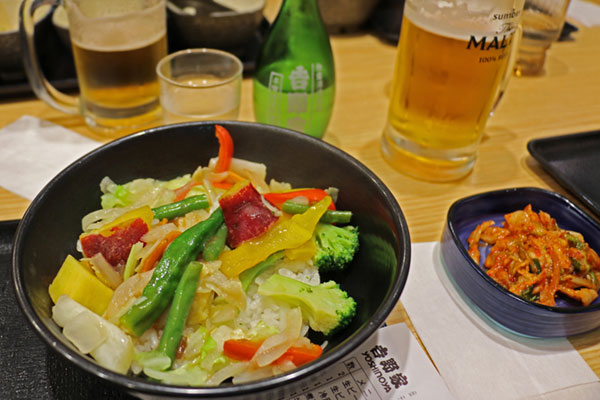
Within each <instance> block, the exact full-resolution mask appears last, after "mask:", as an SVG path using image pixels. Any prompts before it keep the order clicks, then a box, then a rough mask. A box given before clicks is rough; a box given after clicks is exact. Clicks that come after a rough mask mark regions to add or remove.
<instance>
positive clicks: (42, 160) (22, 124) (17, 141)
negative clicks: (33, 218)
mask: <svg viewBox="0 0 600 400" xmlns="http://www.w3.org/2000/svg"><path fill="white" fill-rule="evenodd" d="M100 145H102V143H100V142H96V141H94V140H92V139H89V138H87V137H85V136H82V135H79V134H78V133H75V132H73V131H71V130H69V129H66V128H63V127H62V126H59V125H56V124H53V123H51V122H48V121H44V120H41V119H38V118H35V117H31V116H24V117H21V118H19V119H18V120H16V121H15V122H13V123H12V124H10V125H7V126H5V127H4V128H2V129H0V186H3V187H4V188H6V189H8V190H10V191H11V192H13V193H16V194H18V195H20V196H22V197H24V198H26V199H29V200H32V199H33V198H34V197H35V196H36V195H37V194H38V192H39V191H40V190H41V189H42V188H43V187H44V185H46V183H48V182H49V181H50V180H51V179H52V178H53V177H54V176H55V175H56V174H58V173H59V172H60V171H62V170H63V169H64V168H65V167H67V166H68V165H69V164H71V163H72V162H73V161H75V160H77V159H78V158H79V157H81V156H83V155H84V154H86V153H88V152H90V151H91V150H93V149H95V148H96V147H98V146H100Z"/></svg>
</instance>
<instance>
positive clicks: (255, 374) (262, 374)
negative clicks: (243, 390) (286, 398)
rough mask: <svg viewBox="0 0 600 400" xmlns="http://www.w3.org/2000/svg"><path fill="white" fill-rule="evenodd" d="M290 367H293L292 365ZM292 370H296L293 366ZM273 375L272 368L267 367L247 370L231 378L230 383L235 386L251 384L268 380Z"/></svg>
mask: <svg viewBox="0 0 600 400" xmlns="http://www.w3.org/2000/svg"><path fill="white" fill-rule="evenodd" d="M290 362H291V361H290ZM292 365H293V363H292ZM294 368H296V366H295V365H294ZM273 375H275V374H274V373H273V367H272V366H270V365H269V366H267V367H262V368H256V369H247V370H245V371H242V372H240V373H239V374H237V375H235V376H234V377H233V380H232V381H233V383H235V384H236V385H237V384H240V383H246V382H251V381H257V380H259V379H265V378H270V377H272V376H273Z"/></svg>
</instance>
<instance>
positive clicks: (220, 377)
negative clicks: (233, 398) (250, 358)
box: [206, 362, 250, 386]
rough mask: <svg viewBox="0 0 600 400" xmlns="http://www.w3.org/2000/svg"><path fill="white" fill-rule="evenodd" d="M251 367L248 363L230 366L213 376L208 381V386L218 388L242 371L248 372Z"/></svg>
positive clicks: (237, 363)
mask: <svg viewBox="0 0 600 400" xmlns="http://www.w3.org/2000/svg"><path fill="white" fill-rule="evenodd" d="M249 366H250V363H248V362H236V363H232V364H229V365H227V366H225V367H223V368H221V369H220V370H218V371H217V372H215V373H214V374H213V376H211V377H210V378H209V379H208V380H207V381H206V384H207V385H209V386H217V385H220V384H221V383H223V381H225V380H226V379H229V378H231V377H233V376H236V375H238V374H240V373H241V372H242V371H244V370H247V369H248V367H249Z"/></svg>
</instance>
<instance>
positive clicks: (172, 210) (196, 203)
mask: <svg viewBox="0 0 600 400" xmlns="http://www.w3.org/2000/svg"><path fill="white" fill-rule="evenodd" d="M205 208H208V199H207V198H206V195H204V194H200V195H198V196H192V197H188V198H187V199H183V200H181V201H176V202H175V203H171V204H165V205H164V206H160V207H156V208H153V209H152V211H153V212H154V218H156V219H163V218H166V219H171V218H175V217H180V216H182V215H185V214H187V213H189V212H190V211H194V210H201V209H205Z"/></svg>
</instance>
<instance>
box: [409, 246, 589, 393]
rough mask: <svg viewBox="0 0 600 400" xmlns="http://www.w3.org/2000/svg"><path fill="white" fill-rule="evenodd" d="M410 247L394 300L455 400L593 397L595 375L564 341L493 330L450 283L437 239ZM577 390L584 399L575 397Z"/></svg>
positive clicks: (488, 319) (486, 318) (493, 324)
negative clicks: (404, 277)
mask: <svg viewBox="0 0 600 400" xmlns="http://www.w3.org/2000/svg"><path fill="white" fill-rule="evenodd" d="M411 249H412V254H411V266H410V271H409V277H408V281H407V283H406V286H405V289H404V291H403V292H402V295H401V298H400V300H401V301H402V304H403V305H404V307H405V309H406V311H407V313H408V315H409V317H410V319H411V321H412V323H413V325H414V327H415V330H416V331H417V333H418V335H419V337H420V339H421V340H422V342H423V344H424V345H425V347H426V348H427V351H428V353H429V354H430V356H431V358H432V360H433V361H434V363H435V365H436V367H437V369H438V370H439V372H440V375H441V376H442V378H443V379H444V381H445V382H446V384H447V386H448V389H449V390H450V392H451V393H452V394H453V395H454V396H455V397H456V398H457V399H461V400H463V399H464V400H469V399H476V400H480V399H486V398H489V399H493V400H504V399H530V398H531V399H533V398H535V399H555V398H562V399H571V398H576V399H578V400H580V399H588V398H589V399H600V390H599V388H600V385H596V384H597V383H598V377H597V376H596V374H595V373H594V372H593V371H592V369H591V368H590V367H589V366H588V365H587V363H586V362H585V361H584V360H583V358H581V356H580V355H579V353H578V352H577V351H576V350H575V349H574V348H573V346H572V345H571V343H570V342H569V341H568V340H567V339H566V338H556V339H535V338H527V337H524V336H521V335H518V334H515V333H511V332H509V331H507V330H506V329H504V328H502V327H500V326H499V325H497V324H496V323H495V322H493V321H492V320H491V319H490V318H489V317H487V316H486V315H485V314H484V313H482V312H481V311H480V310H479V309H477V307H476V306H474V305H473V304H471V303H470V301H469V300H468V298H466V297H463V296H462V295H461V294H460V293H459V292H458V291H457V290H456V289H455V288H454V286H453V283H452V282H451V280H450V278H449V276H448V275H447V273H446V270H445V268H444V266H443V262H442V259H441V255H440V243H438V242H431V243H414V244H413V245H412V246H411ZM584 389H585V392H586V393H590V395H589V396H591V397H585V396H583V395H581V396H579V395H576V394H575V393H576V392H579V391H582V390H584ZM553 393H561V396H562V397H550V396H551V395H552V394H553ZM552 396H556V395H552Z"/></svg>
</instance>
